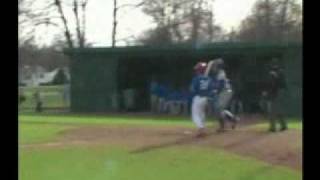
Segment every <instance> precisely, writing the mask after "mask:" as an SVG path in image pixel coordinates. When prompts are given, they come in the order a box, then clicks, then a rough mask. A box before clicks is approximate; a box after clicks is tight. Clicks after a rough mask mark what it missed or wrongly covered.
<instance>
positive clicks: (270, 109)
mask: <svg viewBox="0 0 320 180" xmlns="http://www.w3.org/2000/svg"><path fill="white" fill-rule="evenodd" d="M277 61H278V59H275V58H274V59H273V63H272V65H271V68H270V69H269V70H268V80H267V86H266V88H265V91H264V92H263V96H264V98H265V100H266V109H265V110H266V113H267V116H268V119H269V122H270V129H269V131H271V132H275V131H276V123H277V121H279V123H280V131H285V130H287V129H288V126H287V122H286V120H285V118H284V112H283V106H282V105H281V96H282V95H283V93H285V90H286V88H287V86H286V80H285V75H284V73H283V70H282V69H281V68H280V67H279V65H278V62H277Z"/></svg>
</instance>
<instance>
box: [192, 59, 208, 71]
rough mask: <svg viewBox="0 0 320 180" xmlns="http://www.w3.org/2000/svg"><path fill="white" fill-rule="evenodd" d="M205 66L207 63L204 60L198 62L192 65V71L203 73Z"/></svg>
mask: <svg viewBox="0 0 320 180" xmlns="http://www.w3.org/2000/svg"><path fill="white" fill-rule="evenodd" d="M206 68H207V63H206V62H198V63H197V64H196V65H195V66H194V68H193V69H194V71H195V72H196V73H198V74H203V73H205V71H206Z"/></svg>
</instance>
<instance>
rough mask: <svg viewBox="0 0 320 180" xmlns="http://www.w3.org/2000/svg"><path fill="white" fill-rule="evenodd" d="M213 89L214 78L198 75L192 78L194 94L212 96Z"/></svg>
mask: <svg viewBox="0 0 320 180" xmlns="http://www.w3.org/2000/svg"><path fill="white" fill-rule="evenodd" d="M212 91H213V84H212V79H211V78H210V77H207V76H203V75H197V76H195V77H194V78H193V79H192V82H191V92H192V94H193V96H196V95H199V96H210V95H211V94H212Z"/></svg>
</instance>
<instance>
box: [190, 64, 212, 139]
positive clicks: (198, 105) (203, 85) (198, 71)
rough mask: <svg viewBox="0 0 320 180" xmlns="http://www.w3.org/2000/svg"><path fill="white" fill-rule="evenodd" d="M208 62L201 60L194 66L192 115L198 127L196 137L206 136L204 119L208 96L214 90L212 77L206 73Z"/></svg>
mask: <svg viewBox="0 0 320 180" xmlns="http://www.w3.org/2000/svg"><path fill="white" fill-rule="evenodd" d="M206 68H207V63H205V62H199V63H197V64H196V65H195V66H194V70H195V76H194V77H193V79H192V82H191V93H192V95H193V99H192V105H191V116H192V120H193V122H194V123H195V124H196V126H197V128H198V134H197V135H196V137H203V136H205V135H206V134H205V131H204V121H205V118H206V108H207V105H208V97H209V96H210V95H211V93H212V91H213V86H212V79H211V78H210V77H208V76H206V75H205V72H206Z"/></svg>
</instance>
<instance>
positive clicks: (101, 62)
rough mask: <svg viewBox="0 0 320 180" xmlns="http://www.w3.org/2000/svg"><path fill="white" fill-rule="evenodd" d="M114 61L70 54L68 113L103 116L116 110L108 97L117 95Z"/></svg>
mask: <svg viewBox="0 0 320 180" xmlns="http://www.w3.org/2000/svg"><path fill="white" fill-rule="evenodd" d="M117 64H118V61H117V59H116V58H112V57H108V58H106V57H104V56H103V55H93V54H81V53H79V54H74V56H73V58H72V62H71V96H72V98H71V110H72V111H74V112H104V111H110V110H116V109H117V107H115V106H114V105H113V100H112V96H113V95H114V94H116V93H117V76H116V75H117V74H116V71H117Z"/></svg>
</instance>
